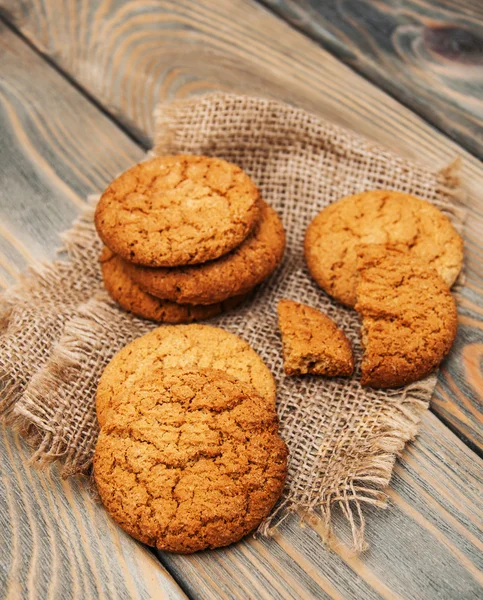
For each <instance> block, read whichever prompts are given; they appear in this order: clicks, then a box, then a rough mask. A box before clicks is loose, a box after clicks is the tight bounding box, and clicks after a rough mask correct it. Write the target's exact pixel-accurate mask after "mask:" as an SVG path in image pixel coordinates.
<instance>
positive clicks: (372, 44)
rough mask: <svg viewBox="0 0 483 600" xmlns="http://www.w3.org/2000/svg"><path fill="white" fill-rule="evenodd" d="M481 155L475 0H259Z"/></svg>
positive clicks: (482, 85)
mask: <svg viewBox="0 0 483 600" xmlns="http://www.w3.org/2000/svg"><path fill="white" fill-rule="evenodd" d="M261 2H262V3H263V4H264V5H265V6H267V7H269V8H271V9H272V10H273V11H274V12H275V13H276V14H277V15H279V16H280V17H282V18H283V19H285V20H287V21H288V22H289V23H291V24H292V25H293V26H294V27H296V28H297V29H299V30H301V31H303V32H304V33H306V34H308V35H309V36H310V37H312V38H313V39H314V40H316V41H317V42H319V43H320V44H321V45H322V46H323V47H324V48H327V49H328V50H329V51H330V52H332V53H333V54H334V55H335V56H337V57H338V58H340V59H341V60H342V61H344V62H345V63H346V64H349V65H350V66H351V67H352V68H353V69H355V70H356V71H357V72H358V73H361V74H363V75H364V76H365V77H367V78H368V79H369V80H370V81H372V82H373V83H375V84H376V85H378V86H380V87H381V88H382V89H384V90H386V91H387V92H389V93H390V94H392V95H393V96H394V97H395V98H397V99H398V100H400V101H401V102H403V103H404V104H405V105H407V106H409V107H411V109H412V110H414V111H415V112H416V113H417V114H420V115H423V116H424V118H425V119H427V120H428V122H429V123H432V124H433V125H435V126H436V127H438V128H439V129H440V130H441V131H444V132H445V133H446V135H448V136H449V137H451V138H452V139H454V140H456V141H457V142H458V143H459V144H461V146H462V147H463V148H466V149H467V150H469V151H470V152H472V153H474V154H475V155H476V156H478V157H479V158H483V71H482V66H483V4H482V3H481V2H478V0H463V1H460V2H454V0H405V1H404V2H400V1H399V0H385V1H384V2H374V1H373V0H261Z"/></svg>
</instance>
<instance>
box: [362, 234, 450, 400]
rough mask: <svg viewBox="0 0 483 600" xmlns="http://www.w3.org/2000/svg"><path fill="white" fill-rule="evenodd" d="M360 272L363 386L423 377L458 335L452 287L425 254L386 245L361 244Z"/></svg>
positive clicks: (398, 383) (402, 382)
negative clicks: (414, 253)
mask: <svg viewBox="0 0 483 600" xmlns="http://www.w3.org/2000/svg"><path fill="white" fill-rule="evenodd" d="M358 272H359V279H358V284H357V303H356V306H355V309H356V310H357V311H358V312H359V313H360V314H361V316H362V346H363V349H364V353H363V357H362V365H361V383H362V385H367V386H371V387H376V388H388V387H399V386H401V385H406V384H408V383H411V382H413V381H418V380H419V379H422V378H423V377H425V376H426V375H428V374H429V373H431V371H433V370H434V369H435V368H436V367H437V366H438V365H439V363H440V362H441V361H442V360H443V358H444V357H445V356H446V354H448V352H449V351H450V349H451V345H452V344H453V341H454V339H455V336H456V329H457V326H458V323H457V320H458V314H457V311H456V305H455V301H454V299H453V297H452V295H451V292H450V291H449V289H448V286H447V285H446V283H445V282H444V281H443V280H442V279H441V277H440V276H439V275H438V273H437V272H436V271H435V270H434V269H433V268H432V267H430V266H429V265H428V264H427V263H425V262H423V261H422V260H421V259H419V258H417V257H415V256H412V255H408V254H407V252H404V251H397V250H388V249H387V248H386V247H385V246H381V245H374V246H367V247H361V248H360V249H359V252H358Z"/></svg>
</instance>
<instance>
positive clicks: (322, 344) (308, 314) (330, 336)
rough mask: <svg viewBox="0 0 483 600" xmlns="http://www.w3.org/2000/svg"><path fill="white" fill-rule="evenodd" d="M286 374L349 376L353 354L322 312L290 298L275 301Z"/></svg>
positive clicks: (341, 335) (345, 340)
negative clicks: (276, 302)
mask: <svg viewBox="0 0 483 600" xmlns="http://www.w3.org/2000/svg"><path fill="white" fill-rule="evenodd" d="M278 323H279V327H280V331H281V333H282V344H283V360H284V369H285V373H286V374H287V375H305V374H307V373H311V374H313V375H325V376H327V377H336V376H349V375H351V374H352V372H353V370H354V356H353V353H352V348H351V345H350V343H349V340H348V339H347V337H346V336H345V334H344V333H343V332H342V331H341V330H340V329H339V328H338V327H337V325H336V324H335V323H334V322H333V321H332V319H330V318H329V317H328V316H327V315H325V314H324V313H322V312H320V311H318V310H316V309H315V308H312V307H311V306H307V305H306V304H301V303H299V302H294V301H292V300H280V302H279V303H278Z"/></svg>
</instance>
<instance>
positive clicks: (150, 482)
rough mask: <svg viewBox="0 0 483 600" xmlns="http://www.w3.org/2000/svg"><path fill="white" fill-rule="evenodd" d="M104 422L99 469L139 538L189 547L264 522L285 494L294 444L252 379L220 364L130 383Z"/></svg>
mask: <svg viewBox="0 0 483 600" xmlns="http://www.w3.org/2000/svg"><path fill="white" fill-rule="evenodd" d="M124 393H125V394H128V396H129V401H128V402H127V401H125V402H123V403H122V404H121V405H120V406H119V407H118V409H117V411H116V412H115V413H111V414H110V418H109V421H108V423H107V424H106V425H105V426H104V427H103V428H102V430H101V433H100V436H99V440H98V443H97V446H96V451H95V456H94V477H95V480H96V484H97V488H98V490H99V494H100V496H101V499H102V502H103V503H104V505H105V506H106V508H107V510H108V511H109V513H110V514H111V516H112V517H113V518H114V520H115V521H116V522H117V523H118V524H119V525H120V526H121V527H122V528H123V529H125V530H126V531H127V532H128V533H129V534H130V535H132V536H134V537H135V538H137V539H138V540H140V541H142V542H144V543H146V544H149V545H151V546H157V547H158V548H160V549H162V550H168V551H171V552H179V553H190V552H195V551H197V550H202V549H205V548H216V547H219V546H226V545H228V544H231V543H233V542H235V541H237V540H239V539H241V538H242V537H243V536H244V535H246V534H247V533H249V532H250V531H252V530H253V529H255V528H256V527H257V526H258V525H259V523H260V522H261V520H262V519H263V518H264V517H265V516H267V515H268V513H269V512H270V510H271V509H272V507H273V506H274V504H275V502H276V501H277V500H278V498H279V497H280V494H281V493H282V490H283V486H284V482H285V478H286V473H287V447H286V445H285V443H284V442H283V440H282V439H281V438H280V437H279V435H278V418H277V415H276V412H275V408H274V406H273V405H272V404H267V402H266V401H265V399H264V398H262V397H261V396H260V395H259V394H258V393H257V392H256V391H255V390H254V388H253V387H252V386H250V385H247V384H243V383H241V382H239V381H237V380H235V379H233V378H231V377H229V376H228V375H226V374H224V373H223V372H221V371H217V370H206V371H197V370H194V371H188V372H183V371H179V370H168V371H166V372H163V373H162V375H161V376H160V375H159V374H154V375H153V374H150V375H147V376H146V377H144V378H143V379H142V380H139V381H138V384H137V386H136V387H133V388H131V389H130V390H129V391H126V390H124Z"/></svg>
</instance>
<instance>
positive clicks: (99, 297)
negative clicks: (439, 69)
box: [0, 94, 462, 549]
mask: <svg viewBox="0 0 483 600" xmlns="http://www.w3.org/2000/svg"><path fill="white" fill-rule="evenodd" d="M154 152H155V153H157V154H176V153H180V152H184V153H192V154H205V155H213V156H220V157H223V158H225V159H227V160H229V161H231V162H234V163H236V164H238V165H240V166H241V167H242V168H243V169H245V170H246V171H247V172H248V173H249V174H250V175H251V176H252V177H253V179H254V180H255V182H256V183H257V184H258V185H259V187H260V189H261V192H262V195H263V197H264V198H265V200H267V201H268V202H269V203H270V204H271V205H272V206H273V207H274V208H275V209H276V210H277V211H278V213H279V214H280V216H281V217H282V219H283V223H284V226H285V229H286V231H287V242H288V243H287V252H286V255H285V259H284V261H283V264H282V265H281V267H280V268H279V269H278V271H277V272H276V273H275V274H274V275H273V276H272V277H271V278H269V280H268V281H267V282H266V283H264V284H263V285H262V286H261V287H260V289H259V290H258V292H257V293H256V295H255V297H254V299H253V300H251V301H250V302H249V303H248V304H245V305H244V306H242V307H240V308H239V309H237V310H235V311H234V312H232V313H229V314H226V315H224V316H222V317H219V318H217V319H214V320H212V321H210V323H211V324H213V325H218V326H220V327H224V328H226V329H228V330H229V331H232V332H234V333H236V334H238V335H239V336H241V337H242V338H244V339H245V340H247V341H248V342H249V343H250V344H251V345H252V346H253V347H254V348H255V350H256V351H257V352H258V353H259V354H260V355H261V356H262V357H263V359H264V360H265V362H266V363H267V365H268V366H269V367H270V369H271V371H272V372H273V374H274V376H275V378H276V381H277V385H278V412H279V415H280V421H281V434H282V436H283V437H284V438H285V440H286V442H287V444H288V446H289V449H290V464H289V476H288V481H287V486H286V490H285V494H284V496H283V498H282V500H281V502H280V503H279V505H278V506H277V508H276V509H275V511H274V513H273V514H272V516H271V517H270V518H269V519H268V520H267V521H266V522H265V523H264V524H263V525H262V528H261V529H262V530H263V531H268V530H269V527H270V526H272V525H273V524H276V523H277V522H279V521H280V520H281V519H282V518H283V516H284V515H287V514H288V513H289V512H290V511H294V510H297V511H298V512H299V513H300V512H302V513H304V514H311V513H312V511H314V510H316V511H318V513H319V514H321V516H322V518H323V519H324V522H325V525H326V530H327V535H330V531H331V514H332V510H333V508H334V506H340V508H341V509H342V513H343V515H344V516H345V517H346V518H347V520H348V521H349V523H350V526H351V530H352V535H353V541H354V547H355V548H356V549H362V548H363V547H364V539H363V538H364V518H363V514H362V510H361V509H362V506H363V505H364V504H373V505H379V506H383V505H384V502H385V495H384V492H383V488H384V487H385V486H387V485H388V483H389V480H390V477H391V471H392V467H393V464H394V461H395V458H396V456H397V455H398V453H400V452H401V451H402V449H403V446H404V444H405V442H406V441H408V440H410V439H411V438H412V437H413V436H414V435H415V433H416V429H417V422H418V419H419V415H420V412H421V410H423V409H425V408H427V406H428V401H429V399H430V397H431V394H432V391H433V388H434V385H435V381H436V377H435V375H433V376H430V377H428V378H427V379H425V380H423V381H420V382H418V383H416V384H413V385H410V386H408V387H406V388H404V389H399V390H392V391H380V390H379V391H376V390H370V389H363V388H361V386H360V385H359V373H358V368H357V369H356V373H355V375H354V377H353V378H352V379H324V378H320V377H306V378H298V377H296V378H289V377H285V376H284V374H283V369H282V353H281V341H280V336H279V332H278V329H277V317H276V305H277V301H278V300H279V299H280V298H291V299H294V300H300V301H303V302H306V303H308V304H310V305H312V306H315V307H317V308H320V309H322V310H324V311H326V312H327V313H328V314H329V315H330V316H331V317H332V318H333V319H334V320H335V321H336V322H337V323H338V324H339V325H340V326H341V327H342V328H343V329H344V331H345V332H346V333H347V335H348V336H349V338H350V340H351V342H352V344H353V346H354V349H355V354H356V356H357V357H358V359H360V355H361V348H360V342H359V326H360V324H359V321H358V317H357V314H356V313H355V312H354V311H351V310H348V309H345V308H343V307H342V306H340V305H338V304H336V303H335V302H333V301H332V300H331V299H330V298H328V297H327V296H326V295H325V294H324V293H323V292H322V291H321V290H320V289H319V288H318V287H317V286H316V285H315V284H314V282H313V281H312V279H311V278H310V276H309V273H308V271H307V267H306V265H305V263H304V259H303V238H304V233H305V230H306V227H307V225H308V224H309V222H310V220H311V219H312V218H313V217H314V215H315V214H316V213H317V212H318V211H319V210H320V209H322V208H323V207H325V206H327V205H328V204H329V203H330V202H333V201H334V200H337V199H339V198H341V197H342V196H345V195H348V194H354V193H357V192H361V191H363V190H366V189H374V188H381V189H396V190H400V191H403V192H409V193H411V194H415V195H417V196H420V197H422V198H425V199H427V200H429V201H431V202H433V203H434V204H436V205H437V206H439V207H440V208H442V209H443V210H444V211H445V212H446V213H447V214H448V215H449V216H450V218H451V219H452V220H453V222H454V223H455V225H456V226H457V227H458V228H460V226H461V223H462V212H461V211H460V210H458V209H456V208H455V206H454V205H453V201H452V198H453V197H454V195H455V191H456V186H457V182H456V181H455V177H454V175H453V170H452V169H446V170H445V171H443V172H439V173H434V172H430V171H428V170H426V169H425V168H423V167H421V166H419V165H416V164H414V163H411V162H409V161H407V160H404V159H402V158H399V157H398V156H395V155H393V154H391V153H389V152H388V151H386V150H384V149H381V148H379V147H377V146H376V145H374V144H373V143H370V142H368V141H366V140H364V139H361V138H359V137H357V136H355V135H353V134H352V133H349V132H347V131H344V130H343V129H341V128H339V127H336V126H335V125H332V124H329V123H326V122H324V121H322V120H320V119H319V118H317V117H315V116H314V115H311V114H308V113H306V112H304V111H302V110H299V109H296V108H293V107H291V106H288V105H285V104H281V103H279V102H276V101H273V100H266V99H260V98H249V97H246V96H238V95H228V94H210V95H207V96H203V97H198V98H196V99H190V100H185V101H176V102H173V103H171V104H167V105H162V106H160V107H158V109H157V111H156V114H155V146H154ZM95 200H96V199H95V198H94V199H92V198H91V199H90V202H89V206H88V207H87V209H86V211H85V213H84V214H83V215H82V216H81V217H80V219H79V220H78V221H77V222H76V223H75V224H74V225H73V228H72V229H71V230H70V231H68V232H67V233H65V234H64V236H63V240H64V248H63V252H64V256H62V257H61V259H60V260H59V261H57V262H55V263H53V264H47V265H44V266H41V267H38V266H37V267H35V268H33V269H32V272H31V273H30V275H29V276H28V277H26V278H25V279H23V280H22V281H21V282H20V283H19V284H18V285H17V286H16V287H14V288H12V289H10V290H9V291H7V293H6V294H5V295H4V297H3V298H2V306H3V317H2V318H1V319H0V330H1V331H2V336H1V339H0V369H1V373H0V377H1V382H2V385H3V390H2V397H1V411H2V413H3V415H4V417H5V418H6V420H7V422H9V423H10V424H11V425H13V426H15V427H17V428H18V429H19V430H20V431H21V432H22V434H23V435H24V436H26V437H27V438H28V440H29V441H30V442H31V443H32V444H33V446H34V448H35V453H34V455H33V462H35V463H37V464H38V465H45V464H48V463H50V462H52V461H54V460H59V461H61V466H62V470H63V474H64V475H65V476H68V475H73V474H76V473H81V472H86V471H88V470H89V467H90V465H91V459H92V453H93V450H94V445H95V442H96V438H97V434H98V425H97V421H96V417H95V410H94V397H95V391H96V385H97V381H98V379H99V376H100V374H101V372H102V370H103V368H104V366H105V365H106V364H107V362H108V361H109V360H110V359H111V357H112V356H113V354H114V353H115V352H117V351H118V350H119V349H120V348H121V347H123V346H124V345H125V344H127V343H128V342H130V341H131V340H133V339H134V338H136V337H138V336H139V335H142V334H144V333H146V332H147V331H149V330H150V329H152V328H153V327H156V325H155V324H153V323H150V322H147V321H144V320H141V319H138V318H136V317H133V316H131V315H129V314H127V313H125V312H123V311H122V310H121V309H119V308H118V307H117V306H116V305H115V304H114V303H113V302H112V301H110V299H109V298H108V297H107V295H106V294H105V292H103V290H102V284H101V276H100V269H99V265H98V262H97V257H98V254H99V251H100V248H101V243H100V241H99V239H98V238H97V236H96V233H95V229H94V225H93V219H92V217H93V208H94V204H95ZM358 362H359V360H358Z"/></svg>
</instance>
